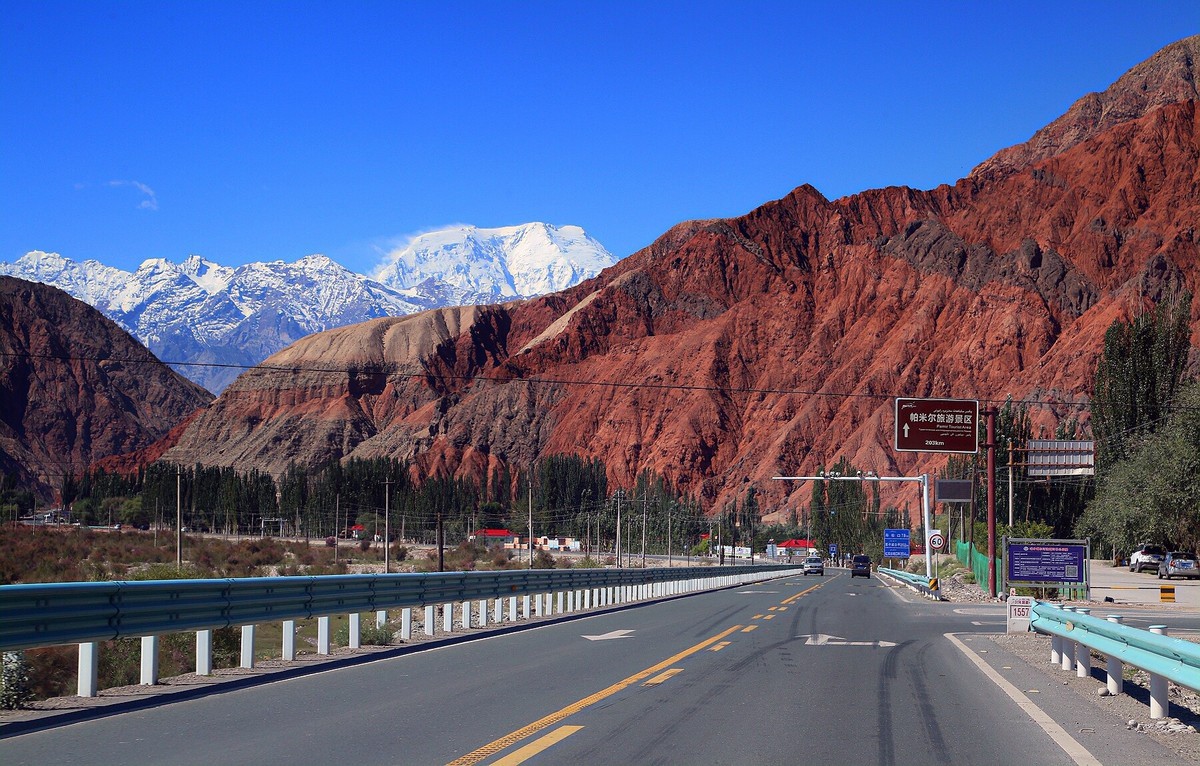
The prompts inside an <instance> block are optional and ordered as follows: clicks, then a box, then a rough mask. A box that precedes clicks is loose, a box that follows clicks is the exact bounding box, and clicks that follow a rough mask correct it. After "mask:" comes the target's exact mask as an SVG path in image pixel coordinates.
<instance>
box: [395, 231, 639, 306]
mask: <svg viewBox="0 0 1200 766" xmlns="http://www.w3.org/2000/svg"><path fill="white" fill-rule="evenodd" d="M388 260H389V261H390V262H389V263H387V264H386V265H384V266H383V267H381V268H380V269H379V270H378V271H376V272H375V274H374V277H375V279H377V280H378V281H379V282H382V283H383V284H385V285H388V286H390V287H393V288H395V289H397V290H414V289H420V288H421V286H422V285H428V284H431V283H432V284H435V285H437V286H438V287H439V289H440V290H442V291H443V294H444V295H445V296H446V297H447V298H448V299H449V301H450V302H451V303H456V304H459V305H467V304H478V303H500V302H503V301H508V300H513V299H515V298H528V297H531V296H534V295H544V294H546V293H551V292H556V291H558V290H564V289H566V288H568V287H570V286H572V285H575V284H578V283H579V282H582V281H583V280H585V279H588V278H589V277H593V276H595V275H596V274H599V273H600V272H601V271H602V270H603V269H605V268H606V267H608V266H611V265H612V264H613V263H615V262H616V261H615V259H614V258H613V256H612V254H611V253H609V252H608V251H607V250H605V249H604V247H603V246H602V245H601V244H600V243H599V242H597V241H596V240H594V239H592V238H591V237H589V236H588V235H587V233H586V232H584V230H583V229H581V228H579V227H578V226H562V227H555V226H551V225H549V224H545V223H528V224H525V225H523V226H506V227H502V228H496V229H480V228H478V227H475V226H467V225H462V226H454V227H450V228H447V229H441V230H439V231H433V232H428V233H425V234H421V235H419V236H417V237H414V238H413V239H412V240H411V241H410V242H409V243H408V245H407V246H406V247H403V248H400V249H398V250H394V251H393V252H392V253H391V254H390V255H389V256H388Z"/></svg>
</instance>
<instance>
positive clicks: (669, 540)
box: [667, 501, 674, 567]
mask: <svg viewBox="0 0 1200 766" xmlns="http://www.w3.org/2000/svg"><path fill="white" fill-rule="evenodd" d="M671 502H672V504H673V503H674V501H671ZM671 510H672V506H671V505H668V506H667V566H668V567H670V566H671V565H672V559H671V550H672V549H671Z"/></svg>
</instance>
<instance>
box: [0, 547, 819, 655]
mask: <svg viewBox="0 0 1200 766" xmlns="http://www.w3.org/2000/svg"><path fill="white" fill-rule="evenodd" d="M794 569H798V567H796V566H791V565H782V564H773V565H772V564H768V565H757V566H730V567H677V568H658V569H571V570H553V569H548V570H539V569H527V570H511V571H500V572H444V573H431V574H379V575H328V576H318V577H261V578H230V579H211V580H149V581H135V582H95V583H33V584H23V585H2V586H0V651H12V650H17V649H30V648H34V647H39V646H53V645H57V644H75V643H85V642H92V641H106V640H111V639H115V638H121V637H128V636H151V635H160V634H164V633H173V632H179V631H188V630H210V629H217V628H225V627H230V626H237V625H252V624H256V623H263V622H276V621H280V620H295V619H308V618H313V617H321V616H327V615H334V614H348V613H358V612H370V611H378V610H386V609H396V608H401V607H416V606H424V605H427V604H444V603H449V602H461V601H469V600H473V599H495V598H501V597H510V596H519V595H525V594H535V593H547V592H556V591H573V590H584V589H594V588H609V587H619V586H637V585H652V584H655V583H666V582H673V581H680V580H694V579H699V578H712V577H729V576H738V575H745V574H768V573H770V572H774V571H781V570H794Z"/></svg>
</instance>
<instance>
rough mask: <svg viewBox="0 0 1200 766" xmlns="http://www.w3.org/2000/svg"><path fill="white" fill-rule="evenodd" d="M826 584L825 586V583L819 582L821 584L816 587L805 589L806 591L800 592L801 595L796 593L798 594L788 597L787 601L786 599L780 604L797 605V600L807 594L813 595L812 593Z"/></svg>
mask: <svg viewBox="0 0 1200 766" xmlns="http://www.w3.org/2000/svg"><path fill="white" fill-rule="evenodd" d="M824 584H825V583H823V582H819V583H817V584H816V585H813V586H812V587H810V588H805V589H804V590H802V591H800V592H799V593H796V594H794V595H791V596H788V597H787V598H785V599H784V600H783V601H782V602H780V603H783V604H792V603H795V602H796V600H797V599H799V598H800V597H801V596H803V595H804V594H806V593H811V592H812V591H814V590H816V589H817V588H820V587H821V586H822V585H824Z"/></svg>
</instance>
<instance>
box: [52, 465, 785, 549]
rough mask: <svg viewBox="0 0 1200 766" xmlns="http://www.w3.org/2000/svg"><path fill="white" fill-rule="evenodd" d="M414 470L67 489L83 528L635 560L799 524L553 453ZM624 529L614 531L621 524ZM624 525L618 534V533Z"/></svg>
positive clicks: (116, 477) (95, 475)
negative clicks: (355, 534)
mask: <svg viewBox="0 0 1200 766" xmlns="http://www.w3.org/2000/svg"><path fill="white" fill-rule="evenodd" d="M412 475H413V472H412V470H411V466H410V465H409V464H408V463H407V462H405V461H400V460H393V459H388V458H378V459H372V460H360V459H351V460H348V461H346V462H344V463H343V462H340V461H334V462H331V463H329V464H328V465H325V466H323V467H321V468H319V469H316V470H310V469H304V468H302V467H301V466H298V465H293V466H291V467H289V468H288V469H287V470H286V471H285V472H284V475H283V476H282V477H281V479H280V481H279V482H278V483H276V482H275V481H274V480H273V479H272V477H271V476H269V475H267V474H263V473H260V472H257V471H251V472H249V473H245V474H243V473H238V472H237V471H235V470H233V469H231V468H209V467H204V466H199V465H197V466H192V467H185V466H178V465H171V464H167V463H156V464H154V465H151V466H149V467H148V468H146V469H144V470H141V471H138V472H137V473H136V474H133V475H120V474H113V473H108V472H105V471H95V472H90V473H88V474H86V475H85V476H83V477H81V478H80V479H78V480H73V481H72V482H71V483H70V485H69V487H68V490H69V491H68V493H67V494H68V495H69V498H70V503H71V507H72V513H73V518H74V520H76V521H79V522H81V523H85V524H113V523H122V524H127V525H131V526H139V527H140V526H147V525H152V524H153V525H164V526H166V527H172V528H173V527H174V524H175V518H176V514H179V515H180V516H181V522H182V525H183V526H184V527H186V528H189V529H191V530H193V531H204V532H215V533H224V534H228V535H239V534H240V535H259V534H263V533H266V534H270V535H275V534H285V535H289V536H293V535H294V536H306V537H312V538H325V537H330V536H334V535H339V536H348V535H349V533H350V530H351V529H352V528H354V527H355V526H359V527H362V528H363V530H364V531H365V535H366V536H367V537H374V536H376V535H378V536H379V537H380V538H383V537H386V538H388V539H389V540H391V541H396V540H403V541H408V542H415V543H423V544H432V543H434V542H435V541H436V535H437V529H438V526H439V525H440V526H441V527H442V529H443V530H444V535H445V537H444V538H443V539H444V540H445V541H447V542H448V543H450V544H456V543H457V542H458V541H461V540H463V539H465V538H466V537H468V536H469V535H470V534H472V533H473V532H474V531H476V530H479V529H485V528H504V529H507V530H509V531H511V532H513V533H514V534H516V535H519V536H521V537H523V538H524V537H527V536H529V535H530V531H531V527H530V523H531V522H532V535H533V536H535V537H542V536H547V537H573V538H576V539H578V540H580V541H582V545H583V548H584V550H585V551H587V552H589V553H594V554H608V555H611V554H612V553H614V552H615V551H616V549H617V547H618V544H617V539H618V535H620V539H621V543H620V548H621V549H622V552H623V553H625V554H626V555H628V556H633V557H637V556H640V555H641V554H642V553H643V552H645V553H647V554H667V553H674V554H684V553H687V552H692V551H696V552H699V551H701V550H706V548H707V544H706V541H705V537H706V536H707V535H712V536H713V537H714V538H718V539H721V540H722V541H723V542H725V543H726V544H729V543H731V542H732V543H734V544H739V545H742V544H751V543H753V544H754V546H755V548H756V549H757V550H759V551H761V550H762V549H763V548H764V547H765V544H766V541H767V539H768V537H769V536H771V535H777V536H782V535H795V534H798V533H799V529H798V528H795V527H793V528H791V529H788V528H786V527H764V526H763V525H762V524H761V522H760V517H761V512H760V509H759V507H758V501H757V497H756V495H755V492H754V491H753V489H750V490H749V491H748V492H747V494H746V496H745V497H744V498H742V499H741V500H739V501H738V502H735V503H734V504H732V505H731V506H730V507H729V508H726V509H724V511H723V512H722V513H720V514H717V515H716V516H712V517H709V516H706V515H705V514H704V512H703V509H702V507H701V504H700V502H699V501H698V500H697V499H696V498H692V497H688V496H684V495H681V494H679V493H677V492H675V491H674V490H672V489H671V488H670V487H669V486H668V485H667V483H666V482H665V481H664V480H663V479H662V478H661V477H659V476H657V475H655V474H654V473H652V472H649V471H647V472H644V473H643V474H641V475H640V476H638V477H637V480H636V481H635V482H634V485H633V486H632V487H629V488H619V489H611V488H610V487H609V485H608V479H607V471H606V470H605V466H604V464H603V463H602V462H601V461H600V460H597V459H585V458H581V457H578V456H572V455H555V456H550V457H547V458H545V459H543V460H540V461H538V462H537V463H535V464H534V465H533V466H532V467H531V469H530V470H528V471H522V472H518V473H516V474H513V473H511V472H510V471H509V470H508V469H502V470H500V471H497V472H495V473H493V474H492V475H491V476H489V477H488V478H487V479H486V480H485V481H484V482H483V483H482V484H481V483H476V482H473V481H469V480H464V479H456V478H453V477H431V478H428V479H425V480H424V481H422V482H420V483H416V482H414V481H413V479H412ZM618 523H619V527H618ZM618 530H619V531H618Z"/></svg>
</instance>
